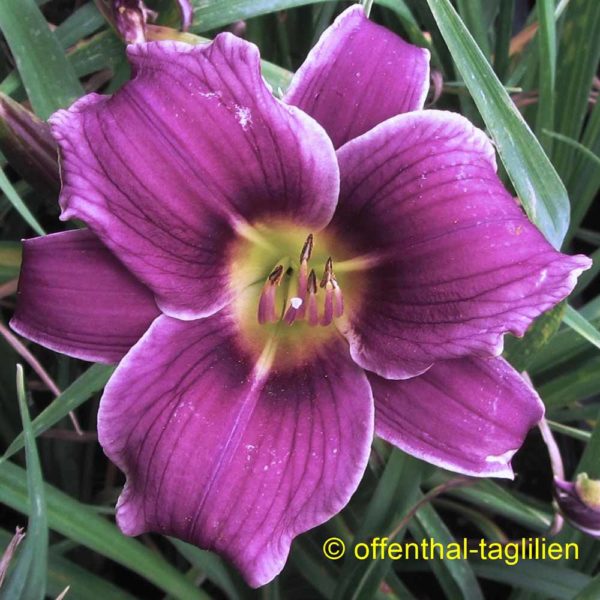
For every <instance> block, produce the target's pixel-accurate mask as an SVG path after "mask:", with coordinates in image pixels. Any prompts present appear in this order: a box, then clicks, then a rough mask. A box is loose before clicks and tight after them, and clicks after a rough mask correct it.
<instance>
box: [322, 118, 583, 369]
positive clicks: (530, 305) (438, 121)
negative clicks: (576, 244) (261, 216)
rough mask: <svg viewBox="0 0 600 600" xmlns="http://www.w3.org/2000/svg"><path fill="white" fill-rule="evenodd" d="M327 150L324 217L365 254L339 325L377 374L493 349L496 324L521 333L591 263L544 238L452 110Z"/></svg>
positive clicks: (499, 330) (390, 124)
mask: <svg viewBox="0 0 600 600" xmlns="http://www.w3.org/2000/svg"><path fill="white" fill-rule="evenodd" d="M338 158H339V161H340V171H341V177H342V190H341V193H340V206H339V209H338V211H337V212H336V216H335V218H334V220H333V222H332V227H333V228H334V230H335V229H337V230H338V231H339V235H343V236H345V237H346V239H347V242H348V243H349V245H351V246H352V247H353V248H354V250H355V252H356V254H357V255H361V254H362V255H369V257H370V260H371V264H372V266H371V267H370V269H369V271H368V272H366V277H367V283H366V291H365V293H364V301H363V302H362V304H361V306H360V307H358V308H355V309H354V313H353V314H350V316H349V321H348V325H347V327H346V329H345V334H346V335H347V337H348V339H349V342H350V345H351V353H352V356H353V358H354V359H355V360H356V361H357V362H358V364H360V365H361V366H362V367H364V368H366V369H368V370H370V371H374V372H376V373H378V374H379V375H382V376H384V377H387V378H390V379H404V378H407V377H412V376H414V375H418V374H419V373H422V372H423V371H424V370H426V369H427V368H428V367H429V366H430V365H431V364H432V363H433V362H435V361H437V360H445V359H450V358H459V357H461V356H466V355H469V354H481V355H489V354H499V353H500V352H501V351H502V337H503V334H504V333H505V332H511V333H514V334H515V335H519V336H520V335H523V333H524V332H525V330H526V329H527V327H528V326H529V325H530V323H531V322H532V320H533V319H535V318H536V317H537V316H538V315H540V314H541V313H542V312H544V311H546V310H548V309H549V308H551V307H552V306H554V305H555V304H556V303H557V302H559V301H560V300H562V299H563V298H565V296H567V295H568V294H569V293H570V292H571V290H572V289H573V287H574V285H575V282H576V279H577V276H578V275H579V274H580V273H581V271H583V270H585V269H587V268H589V266H590V264H591V261H590V260H589V259H588V258H586V257H584V256H565V255H563V254H560V253H558V252H556V251H555V250H554V249H553V248H552V247H551V246H550V244H548V242H546V240H545V239H544V238H543V237H542V235H541V234H540V232H539V231H538V230H537V229H536V228H535V227H534V226H533V225H532V224H531V223H530V222H529V221H528V219H527V217H526V216H525V214H524V213H523V211H522V210H521V208H520V207H519V206H518V205H517V204H516V203H515V201H514V200H513V198H511V196H510V195H509V194H508V192H507V191H506V190H505V189H504V187H503V186H502V184H501V182H500V180H499V179H498V176H497V175H496V172H495V159H494V149H493V147H492V145H491V143H490V141H489V140H488V138H487V137H486V136H485V134H484V133H483V132H482V131H480V130H478V129H476V128H475V127H473V126H472V125H471V124H470V123H469V122H468V121H467V120H466V119H464V118H463V117H461V116H459V115H456V114H453V113H449V112H440V111H433V110H431V111H420V112H414V113H409V114H406V115H401V116H399V117H395V118H393V119H390V120H389V121H386V122H385V123H383V124H381V125H379V126H378V127H376V128H375V129H373V130H372V131H371V132H369V133H367V134H365V135H363V136H361V137H360V138H357V139H355V140H353V141H351V142H349V143H348V144H346V145H345V146H344V147H343V148H341V149H340V150H339V151H338ZM357 224H360V227H359V226H358V225H357ZM349 308H350V310H352V307H349Z"/></svg>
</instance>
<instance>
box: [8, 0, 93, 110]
mask: <svg viewBox="0 0 600 600" xmlns="http://www.w3.org/2000/svg"><path fill="white" fill-rule="evenodd" d="M0 29H1V30H2V33H4V36H5V37H6V41H7V42H8V45H9V47H10V49H11V52H12V54H13V56H14V57H15V61H16V63H17V68H18V70H19V73H20V75H21V78H22V80H23V83H24V85H25V89H26V90H27V95H28V96H29V99H30V101H31V105H32V106H33V109H34V111H35V112H36V113H37V115H38V116H39V117H41V118H42V119H47V118H48V117H49V116H50V115H51V114H52V113H53V112H54V111H55V110H57V109H59V108H63V107H65V106H69V105H70V104H71V103H72V102H73V101H74V100H76V99H77V98H79V97H80V96H82V95H83V93H84V92H83V87H82V86H81V84H80V83H79V80H78V79H77V76H76V75H75V73H74V71H73V69H72V67H71V65H70V64H69V62H68V61H67V59H66V57H65V54H64V51H63V49H62V48H61V46H60V44H59V42H58V40H57V39H56V36H55V35H54V33H53V32H52V31H51V30H50V28H49V27H48V23H47V22H46V19H44V16H43V15H42V13H41V11H40V9H39V8H38V7H37V6H36V3H35V2H34V0H2V2H0ZM32 40H35V43H32Z"/></svg>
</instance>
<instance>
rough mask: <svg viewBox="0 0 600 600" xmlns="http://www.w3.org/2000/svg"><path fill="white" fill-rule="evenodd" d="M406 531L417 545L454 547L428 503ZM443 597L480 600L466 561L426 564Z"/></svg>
mask: <svg viewBox="0 0 600 600" xmlns="http://www.w3.org/2000/svg"><path fill="white" fill-rule="evenodd" d="M422 497H423V496H422V494H421V496H420V498H419V499H421V498H422ZM409 529H410V531H411V533H412V534H413V537H414V538H415V539H416V541H417V542H419V543H421V542H422V541H423V540H428V539H432V540H435V541H436V542H438V543H440V544H442V545H443V546H445V547H448V545H449V544H456V540H455V539H454V538H453V537H452V534H451V533H450V531H449V530H448V527H447V526H446V524H445V523H444V521H443V520H442V519H441V517H440V516H439V515H438V514H437V512H436V511H435V509H434V508H433V506H432V505H431V504H426V505H425V506H423V507H422V508H420V509H419V511H418V512H417V514H416V516H415V519H414V520H413V521H412V522H411V524H410V525H409ZM430 565H431V568H432V570H433V571H434V573H435V574H436V578H437V580H438V583H439V584H440V585H441V586H442V588H443V590H444V592H445V594H446V597H447V598H463V600H483V593H482V591H481V588H480V587H479V584H478V583H477V578H476V577H475V574H474V573H473V570H472V569H471V565H470V563H469V562H468V561H467V559H466V558H460V559H458V560H448V559H443V560H442V559H440V558H437V559H435V560H434V561H433V562H431V563H430Z"/></svg>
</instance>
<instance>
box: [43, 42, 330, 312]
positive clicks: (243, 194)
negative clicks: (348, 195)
mask: <svg viewBox="0 0 600 600" xmlns="http://www.w3.org/2000/svg"><path fill="white" fill-rule="evenodd" d="M128 55H129V59H130V61H131V63H132V68H133V80H132V81H131V82H130V83H128V84H126V85H125V86H124V87H123V88H122V89H121V90H119V91H118V92H117V93H116V94H115V95H114V96H112V97H107V96H99V95H89V96H86V97H84V98H83V99H82V100H80V101H78V102H77V103H75V104H74V105H73V106H72V107H71V108H70V109H69V110H68V111H59V112H58V113H56V114H55V115H54V116H53V117H52V119H51V121H52V126H53V127H52V130H53V134H54V135H55V137H56V139H57V141H58V142H59V145H60V152H61V158H62V163H61V165H62V177H63V192H62V195H61V198H60V203H61V207H62V209H63V212H62V216H61V218H62V219H71V218H79V219H82V220H83V221H85V222H86V223H87V224H88V225H89V227H90V228H91V229H92V230H93V231H94V232H95V233H96V234H97V235H98V236H99V237H100V239H101V240H102V241H103V242H104V243H105V244H106V245H107V246H108V247H109V248H110V249H111V250H112V251H113V252H115V254H116V255H117V256H118V257H119V258H120V259H121V260H122V261H123V263H124V264H125V265H126V266H127V267H128V268H129V269H130V270H131V271H132V272H133V273H134V274H135V275H136V276H137V277H138V278H139V279H140V280H141V281H142V282H143V283H145V284H146V285H148V286H149V287H150V288H151V289H152V290H153V291H154V293H155V295H156V298H157V303H158V305H159V306H160V308H161V309H162V310H163V312H165V313H167V314H170V315H171V316H174V317H177V318H181V319H192V318H196V317H200V316H206V315H208V314H212V313H214V312H215V311H216V310H218V309H219V308H221V307H223V306H224V305H226V304H227V303H228V302H229V301H230V299H231V295H232V291H231V290H230V289H229V288H228V286H227V284H226V280H227V277H226V275H227V260H226V255H227V246H228V243H229V242H230V241H231V240H232V239H233V238H234V236H235V232H236V231H237V232H240V231H241V232H242V233H247V230H248V227H249V225H248V222H250V223H252V222H255V221H257V220H261V219H265V220H266V219H275V218H283V219H286V220H288V221H291V222H294V223H299V224H301V225H303V226H306V227H307V228H310V229H319V228H321V227H323V226H324V225H325V224H327V222H328V221H329V220H330V218H331V216H332V214H333V211H334V210H335V205H336V202H337V194H338V189H339V172H338V168H337V162H336V157H335V153H334V150H333V147H332V145H331V141H330V140H329V138H328V137H327V134H326V133H325V131H324V130H323V129H322V128H321V127H320V126H319V125H318V123H316V122H315V121H314V120H313V119H311V118H310V117H309V116H308V115H306V114H304V113H303V112H302V111H300V110H299V109H297V108H294V107H289V106H287V105H285V104H283V103H282V102H280V101H278V100H276V99H275V98H274V97H273V96H272V94H271V93H270V91H269V90H268V89H267V88H266V86H265V84H264V82H263V80H262V77H261V73H260V60H259V58H260V57H259V54H258V49H257V48H256V47H255V46H254V45H252V44H249V43H248V42H245V41H243V40H240V39H239V38H236V37H235V36H233V35H231V34H221V35H219V36H217V38H216V39H215V41H214V42H213V43H211V44H207V45H203V46H189V45H187V44H181V43H175V42H156V43H150V44H142V45H135V46H130V47H129V48H128Z"/></svg>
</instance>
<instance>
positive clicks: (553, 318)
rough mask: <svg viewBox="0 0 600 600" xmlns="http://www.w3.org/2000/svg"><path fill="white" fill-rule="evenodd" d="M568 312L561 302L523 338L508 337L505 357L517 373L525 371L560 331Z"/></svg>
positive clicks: (541, 316)
mask: <svg viewBox="0 0 600 600" xmlns="http://www.w3.org/2000/svg"><path fill="white" fill-rule="evenodd" d="M565 310H566V303H565V302H561V303H560V304H558V305H556V306H555V307H554V308H553V309H552V310H549V311H547V312H545V313H544V314H542V315H540V316H539V317H538V318H537V319H536V320H535V321H534V323H533V325H531V326H530V327H529V329H528V330H527V332H526V333H525V335H524V336H523V337H522V338H516V337H512V336H507V337H506V338H505V340H504V357H505V358H506V360H508V362H510V364H511V365H512V366H513V367H514V368H515V369H517V371H524V370H526V369H527V368H528V367H529V364H530V363H531V362H532V361H533V360H534V359H535V357H536V356H537V355H538V353H539V352H540V350H542V348H544V346H546V344H548V342H549V341H550V340H551V339H552V337H553V336H554V334H555V333H556V332H557V331H558V328H559V327H560V324H561V323H562V320H563V315H564V313H565Z"/></svg>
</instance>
